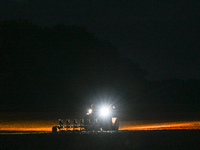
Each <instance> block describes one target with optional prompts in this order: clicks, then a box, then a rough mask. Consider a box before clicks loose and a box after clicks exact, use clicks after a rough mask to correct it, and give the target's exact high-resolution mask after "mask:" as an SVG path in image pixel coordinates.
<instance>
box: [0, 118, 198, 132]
mask: <svg viewBox="0 0 200 150" xmlns="http://www.w3.org/2000/svg"><path fill="white" fill-rule="evenodd" d="M56 125H58V122H57V121H44V120H41V121H15V122H4V123H3V122H1V123H0V131H44V132H50V131H52V127H53V126H56ZM181 129H200V121H180V122H162V123H148V122H145V123H143V122H134V121H124V122H120V126H119V130H132V131H137V130H181ZM71 130H72V129H71ZM78 130H79V129H78Z"/></svg>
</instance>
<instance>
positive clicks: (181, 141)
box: [0, 130, 200, 150]
mask: <svg viewBox="0 0 200 150" xmlns="http://www.w3.org/2000/svg"><path fill="white" fill-rule="evenodd" d="M0 145H1V149H2V150H4V149H20V150H25V149H26V150H27V149H57V150H59V149H103V150H105V149H109V150H110V149H138V150H144V149H145V150H146V149H147V150H149V149H154V150H155V149H158V150H163V149H169V150H172V149H178V150H199V149H200V130H161V131H119V132H96V133H93V132H90V133H88V132H87V133H86V132H82V133H80V132H76V133H65V134H63V133H59V134H51V133H39V132H37V133H34V132H33V133H29V134H19V133H12V134H2V133H1V135H0Z"/></svg>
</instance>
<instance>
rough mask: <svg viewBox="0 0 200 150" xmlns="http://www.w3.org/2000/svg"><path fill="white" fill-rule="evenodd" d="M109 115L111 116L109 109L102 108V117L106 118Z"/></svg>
mask: <svg viewBox="0 0 200 150" xmlns="http://www.w3.org/2000/svg"><path fill="white" fill-rule="evenodd" d="M109 114H110V111H109V108H107V107H102V108H101V109H100V115H101V116H104V117H106V116H109Z"/></svg>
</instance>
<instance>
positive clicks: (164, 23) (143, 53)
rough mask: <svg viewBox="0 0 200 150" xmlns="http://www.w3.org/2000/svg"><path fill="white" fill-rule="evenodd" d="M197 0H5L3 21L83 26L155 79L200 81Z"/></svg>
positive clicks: (1, 6) (0, 10)
mask: <svg viewBox="0 0 200 150" xmlns="http://www.w3.org/2000/svg"><path fill="white" fill-rule="evenodd" d="M199 8H200V7H199V4H198V3H197V1H195V2H192V1H188V2H185V1H155V0H153V1H147V0H145V1H136V0H132V1H119V0H101V1H96V0H95V1H85V0H84V1H83V0H73V1H67V0H48V1H46V0H1V1H0V19H1V20H5V19H29V20H31V21H32V22H33V23H35V24H37V25H39V26H49V27H52V26H54V25H56V24H58V23H64V24H65V25H76V26H84V27H85V28H87V29H88V30H89V31H91V32H93V33H95V34H96V35H97V36H98V37H100V38H101V39H106V40H109V41H111V43H112V44H113V45H115V46H116V47H117V49H118V50H119V52H120V54H121V55H123V56H125V57H128V58H130V59H131V60H132V61H133V62H136V63H139V64H140V65H141V67H142V68H143V69H145V70H146V71H147V73H148V76H147V78H148V79H150V80H163V79H200V59H199V58H200V54H199V48H200V44H199V43H200V42H199V41H200V34H199V33H200V31H199V27H200V11H199Z"/></svg>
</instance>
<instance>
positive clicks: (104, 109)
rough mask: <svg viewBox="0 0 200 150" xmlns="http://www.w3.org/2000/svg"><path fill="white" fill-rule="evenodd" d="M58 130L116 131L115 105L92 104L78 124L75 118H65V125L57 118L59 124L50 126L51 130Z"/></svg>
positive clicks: (117, 121)
mask: <svg viewBox="0 0 200 150" xmlns="http://www.w3.org/2000/svg"><path fill="white" fill-rule="evenodd" d="M57 129H58V130H59V131H77V129H79V130H80V131H118V129H119V119H118V117H117V111H116V108H115V106H113V105H108V106H107V105H106V106H94V105H91V107H90V108H89V109H88V110H87V113H86V115H85V118H84V119H81V120H80V122H79V124H78V121H77V119H74V120H73V123H71V122H70V119H66V125H64V123H63V120H62V119H59V125H58V126H54V127H52V132H53V133H56V132H57Z"/></svg>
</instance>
